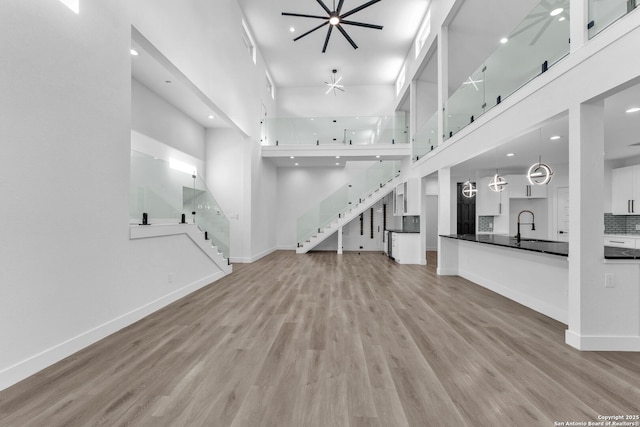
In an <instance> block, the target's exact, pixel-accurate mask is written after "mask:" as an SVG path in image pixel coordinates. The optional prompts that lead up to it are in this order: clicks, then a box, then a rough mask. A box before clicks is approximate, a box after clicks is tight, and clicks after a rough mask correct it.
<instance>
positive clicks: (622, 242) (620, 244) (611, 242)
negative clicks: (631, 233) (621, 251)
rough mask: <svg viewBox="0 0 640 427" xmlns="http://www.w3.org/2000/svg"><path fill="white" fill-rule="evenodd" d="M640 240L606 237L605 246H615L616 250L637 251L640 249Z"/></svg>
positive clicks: (624, 237) (613, 236) (614, 236)
mask: <svg viewBox="0 0 640 427" xmlns="http://www.w3.org/2000/svg"><path fill="white" fill-rule="evenodd" d="M638 240H639V239H636V238H634V237H627V236H616V235H607V236H604V245H605V246H613V247H614V248H628V249H636V248H639V247H640V244H638Z"/></svg>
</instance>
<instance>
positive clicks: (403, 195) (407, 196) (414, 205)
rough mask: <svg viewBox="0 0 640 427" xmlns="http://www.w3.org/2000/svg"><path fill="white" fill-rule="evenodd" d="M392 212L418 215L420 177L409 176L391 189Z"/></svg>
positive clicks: (397, 214) (398, 214)
mask: <svg viewBox="0 0 640 427" xmlns="http://www.w3.org/2000/svg"><path fill="white" fill-rule="evenodd" d="M393 194H394V198H393V200H394V206H393V214H394V215H396V216H401V215H420V197H421V194H420V178H410V179H408V180H407V181H405V182H402V183H400V184H398V185H396V188H395V189H394V190H393Z"/></svg>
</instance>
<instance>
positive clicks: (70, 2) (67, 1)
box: [60, 0, 80, 13]
mask: <svg viewBox="0 0 640 427" xmlns="http://www.w3.org/2000/svg"><path fill="white" fill-rule="evenodd" d="M60 1H61V2H62V3H63V4H64V5H65V6H67V7H68V8H69V9H71V10H73V11H74V12H75V13H80V0H60Z"/></svg>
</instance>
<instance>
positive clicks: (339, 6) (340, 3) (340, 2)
mask: <svg viewBox="0 0 640 427" xmlns="http://www.w3.org/2000/svg"><path fill="white" fill-rule="evenodd" d="M343 3H344V0H340V1H339V2H338V8H337V9H336V13H337V14H338V15H340V11H341V10H342V4H343Z"/></svg>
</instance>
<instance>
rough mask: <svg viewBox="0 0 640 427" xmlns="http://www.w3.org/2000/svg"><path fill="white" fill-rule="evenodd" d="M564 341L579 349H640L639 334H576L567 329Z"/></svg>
mask: <svg viewBox="0 0 640 427" xmlns="http://www.w3.org/2000/svg"><path fill="white" fill-rule="evenodd" d="M565 342H566V343H567V344H568V345H570V346H571V347H574V348H576V349H578V350H581V351H640V336H597V335H578V334H576V333H575V332H573V331H570V330H567V331H566V332H565Z"/></svg>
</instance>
